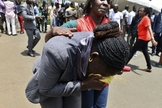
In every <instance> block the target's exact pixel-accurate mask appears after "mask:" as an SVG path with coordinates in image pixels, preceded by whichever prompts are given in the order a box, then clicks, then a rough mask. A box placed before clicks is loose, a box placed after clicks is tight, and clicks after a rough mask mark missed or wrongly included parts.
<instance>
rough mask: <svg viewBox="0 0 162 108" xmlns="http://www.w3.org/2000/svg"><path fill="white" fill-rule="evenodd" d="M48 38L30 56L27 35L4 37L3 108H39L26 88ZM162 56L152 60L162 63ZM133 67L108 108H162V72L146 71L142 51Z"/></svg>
mask: <svg viewBox="0 0 162 108" xmlns="http://www.w3.org/2000/svg"><path fill="white" fill-rule="evenodd" d="M44 35H45V34H43V33H42V34H41V37H42V38H41V40H40V42H39V43H38V45H37V46H36V47H35V51H36V57H34V58H32V57H29V56H27V55H26V53H27V49H26V46H27V36H26V34H18V36H7V35H5V34H1V37H0V61H1V62H0V108H39V105H35V104H32V103H30V102H29V101H28V100H27V99H26V97H25V92H24V89H25V87H26V85H27V82H28V81H29V79H30V78H31V76H32V72H31V69H32V66H33V64H34V62H35V61H36V59H37V58H38V57H39V55H40V54H41V52H42V47H43V45H44ZM158 59H159V57H157V56H153V57H151V60H152V61H158ZM129 65H130V66H131V67H132V71H131V72H129V73H124V74H123V75H121V76H116V77H115V78H114V80H113V81H112V83H111V85H110V91H109V100H108V101H109V102H108V107H107V108H162V92H161V91H162V70H161V69H160V68H156V67H153V72H152V73H147V72H143V71H141V70H140V69H143V68H146V66H145V60H144V57H143V55H142V54H141V52H138V53H137V57H133V59H132V60H131V61H130V63H129Z"/></svg>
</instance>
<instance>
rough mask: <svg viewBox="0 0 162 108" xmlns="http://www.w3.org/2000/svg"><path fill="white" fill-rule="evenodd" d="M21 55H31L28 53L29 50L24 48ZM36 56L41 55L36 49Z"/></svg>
mask: <svg viewBox="0 0 162 108" xmlns="http://www.w3.org/2000/svg"><path fill="white" fill-rule="evenodd" d="M21 55H23V56H29V55H28V50H24V51H23V52H21ZM35 56H40V54H39V53H37V52H36V51H35Z"/></svg>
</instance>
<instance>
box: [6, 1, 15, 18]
mask: <svg viewBox="0 0 162 108" xmlns="http://www.w3.org/2000/svg"><path fill="white" fill-rule="evenodd" d="M4 4H5V10H6V12H5V16H6V17H7V18H13V17H15V13H14V11H15V9H14V3H13V2H11V1H4Z"/></svg>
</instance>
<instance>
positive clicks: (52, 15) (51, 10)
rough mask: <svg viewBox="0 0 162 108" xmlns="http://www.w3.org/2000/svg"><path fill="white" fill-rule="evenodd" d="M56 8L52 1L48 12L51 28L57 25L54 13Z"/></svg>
mask: <svg viewBox="0 0 162 108" xmlns="http://www.w3.org/2000/svg"><path fill="white" fill-rule="evenodd" d="M55 8H56V7H55V5H54V3H53V1H52V2H51V5H50V6H49V7H48V13H49V17H50V28H52V27H53V26H56V19H55V15H54V13H53V11H54V9H55Z"/></svg>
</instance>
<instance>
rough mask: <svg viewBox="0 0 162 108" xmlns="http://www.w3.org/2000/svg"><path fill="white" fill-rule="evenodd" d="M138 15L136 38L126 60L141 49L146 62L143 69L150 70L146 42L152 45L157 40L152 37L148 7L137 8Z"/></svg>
mask: <svg viewBox="0 0 162 108" xmlns="http://www.w3.org/2000/svg"><path fill="white" fill-rule="evenodd" d="M139 16H140V17H141V18H142V19H141V21H140V22H139V24H138V39H137V40H136V42H135V44H134V46H133V48H132V50H131V54H130V57H129V60H128V62H129V61H130V60H131V58H132V57H133V55H134V54H135V52H136V51H137V50H139V49H141V51H142V53H143V55H144V57H145V60H146V63H147V68H146V69H144V71H147V72H152V67H151V61H150V56H149V54H148V42H149V41H151V42H152V44H153V45H155V46H156V45H157V42H156V41H155V39H154V36H153V32H152V28H151V20H150V16H151V14H150V9H149V8H147V7H145V8H140V9H139Z"/></svg>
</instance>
